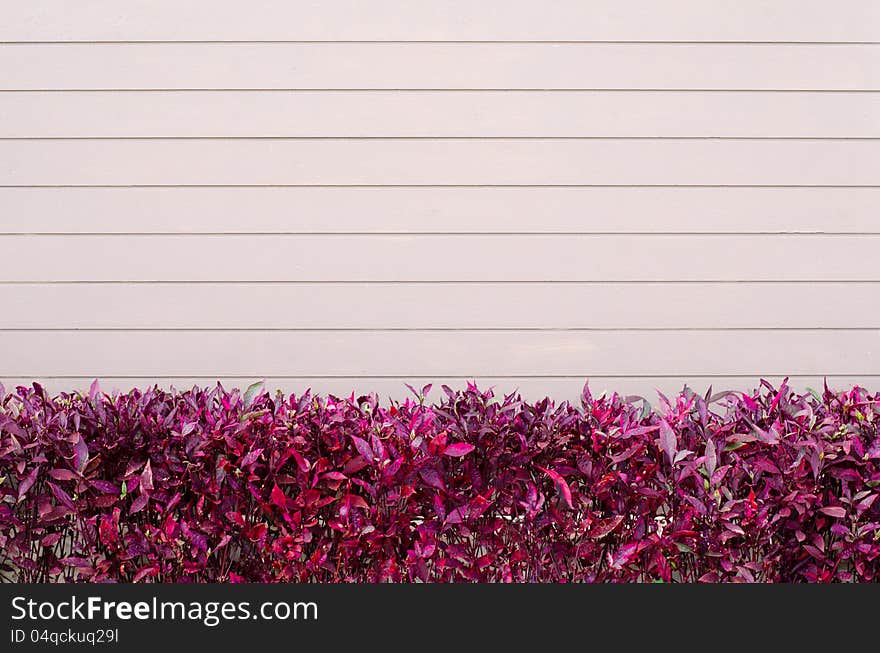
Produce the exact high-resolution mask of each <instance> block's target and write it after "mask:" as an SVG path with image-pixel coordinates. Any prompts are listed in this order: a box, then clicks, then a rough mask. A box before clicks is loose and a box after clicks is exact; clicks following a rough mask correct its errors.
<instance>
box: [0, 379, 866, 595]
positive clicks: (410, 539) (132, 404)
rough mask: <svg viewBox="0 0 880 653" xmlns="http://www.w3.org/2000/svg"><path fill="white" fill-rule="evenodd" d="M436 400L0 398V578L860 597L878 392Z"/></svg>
mask: <svg viewBox="0 0 880 653" xmlns="http://www.w3.org/2000/svg"><path fill="white" fill-rule="evenodd" d="M444 390H445V393H446V394H445V398H444V399H443V400H442V401H441V402H440V403H439V404H437V405H433V406H432V405H427V404H426V403H425V402H424V401H423V400H422V399H421V395H419V394H418V393H417V396H416V398H415V399H409V400H406V401H403V402H392V403H389V404H387V405H381V404H380V403H379V402H378V400H377V398H376V397H375V396H364V397H359V398H355V397H354V396H352V397H350V398H347V399H340V398H336V397H320V396H315V395H312V394H310V393H306V394H304V395H301V396H290V397H285V396H283V395H281V394H277V395H270V394H268V393H265V392H259V391H254V390H253V389H251V390H250V391H249V392H248V393H246V394H245V395H242V393H240V392H239V391H237V390H232V391H226V390H224V389H223V388H221V387H219V386H218V387H216V388H214V389H199V388H194V389H192V390H189V391H186V392H173V391H172V392H165V391H162V390H159V389H156V388H153V389H148V390H144V391H141V390H132V391H130V392H128V393H124V394H115V395H113V396H109V395H106V394H101V393H100V392H99V391H98V388H97V386H96V385H95V386H93V388H92V391H91V392H90V393H89V394H88V395H80V394H60V395H58V396H56V397H51V396H48V395H47V394H46V393H45V392H44V390H43V389H42V388H41V387H40V386H39V385H38V384H36V383H35V384H34V385H33V387H30V388H25V387H19V388H17V389H16V390H15V392H11V393H8V394H7V393H5V392H3V395H2V399H0V576H2V577H3V579H4V580H7V581H19V582H46V581H90V582H141V581H153V582H242V581H259V582H386V581H393V582H475V581H479V582H633V581H642V582H654V581H663V582H695V581H704V582H706V581H708V582H752V581H764V582H780V581H806V582H831V581H842V582H855V581H858V582H862V581H876V580H878V573H880V502H877V501H876V499H877V496H878V485H880V437H878V423H880V394H875V395H871V394H869V393H868V392H867V391H866V390H864V389H862V388H858V387H856V388H853V389H851V390H848V391H846V392H832V391H830V390H829V389H828V388H825V391H824V393H823V394H822V395H821V396H819V395H818V394H812V393H811V394H806V395H799V394H796V393H794V392H793V391H792V390H791V389H790V388H789V387H787V385H786V384H784V383H783V384H782V386H781V387H780V388H778V389H776V388H773V387H771V386H770V384H768V383H766V382H762V385H761V388H760V389H759V390H757V391H755V392H752V393H721V394H720V395H717V396H711V395H708V394H707V395H706V396H698V395H696V394H694V393H692V392H691V391H689V390H687V389H685V390H684V391H683V392H682V393H681V394H679V395H678V396H675V397H673V398H670V399H667V398H665V397H663V396H660V401H659V404H658V406H657V407H656V408H651V406H649V405H648V403H647V402H646V401H644V400H642V399H640V398H632V397H631V398H622V397H620V396H618V395H611V396H601V397H593V396H591V394H590V392H589V390H588V389H585V390H584V394H583V397H582V402H581V406H573V405H570V404H569V403H567V402H564V403H560V404H556V403H554V402H552V401H551V400H549V399H545V400H543V401H540V402H537V403H533V404H530V403H526V402H524V401H522V400H521V399H520V398H519V397H518V396H514V395H511V396H508V397H503V398H500V397H495V396H494V395H493V393H492V392H483V391H480V390H478V389H477V388H476V387H475V386H468V388H467V389H466V390H464V391H452V390H450V389H448V388H444ZM426 391H427V389H423V392H426Z"/></svg>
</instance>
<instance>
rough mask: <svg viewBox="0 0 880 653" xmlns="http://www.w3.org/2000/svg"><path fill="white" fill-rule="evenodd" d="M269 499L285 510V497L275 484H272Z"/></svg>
mask: <svg viewBox="0 0 880 653" xmlns="http://www.w3.org/2000/svg"><path fill="white" fill-rule="evenodd" d="M269 500H270V501H271V502H272V503H273V504H275V505H276V506H278V507H279V508H281V509H282V510H287V497H286V496H285V495H284V492H282V491H281V488H280V487H278V485H277V484H273V485H272V493H271V494H270V495H269Z"/></svg>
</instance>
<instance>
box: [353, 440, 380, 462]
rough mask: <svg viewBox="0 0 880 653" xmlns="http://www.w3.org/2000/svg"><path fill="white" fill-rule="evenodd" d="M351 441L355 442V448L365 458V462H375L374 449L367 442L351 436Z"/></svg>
mask: <svg viewBox="0 0 880 653" xmlns="http://www.w3.org/2000/svg"><path fill="white" fill-rule="evenodd" d="M351 439H352V441H353V442H354V448H355V449H357V452H358V453H359V454H360V455H362V456H363V457H364V460H366V461H367V462H373V460H374V456H375V454H374V453H373V448H372V447H371V446H370V445H369V444H368V443H367V441H366V440H364V439H363V438H359V437H357V436H356V435H353V436H351Z"/></svg>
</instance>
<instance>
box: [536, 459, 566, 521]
mask: <svg viewBox="0 0 880 653" xmlns="http://www.w3.org/2000/svg"><path fill="white" fill-rule="evenodd" d="M538 469H540V470H541V471H542V472H544V473H545V474H547V476H549V477H550V479H551V480H552V481H553V484H554V485H555V486H556V492H557V493H558V494H559V498H560V499H561V500H562V502H563V503H565V506H566V507H567V508H568V509H569V510H574V505H573V504H572V502H571V489H570V488H569V487H568V483H567V482H566V481H565V479H564V478H562V475H561V474H559V473H558V472H556V471H554V470H552V469H546V468H544V467H540V466H539V467H538Z"/></svg>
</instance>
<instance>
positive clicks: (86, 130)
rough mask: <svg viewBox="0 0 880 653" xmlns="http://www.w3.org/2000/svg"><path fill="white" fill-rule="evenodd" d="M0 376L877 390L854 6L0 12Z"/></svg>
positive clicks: (552, 3)
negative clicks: (773, 383) (769, 382)
mask: <svg viewBox="0 0 880 653" xmlns="http://www.w3.org/2000/svg"><path fill="white" fill-rule="evenodd" d="M0 73H2V74H0V307H2V309H3V310H2V311H0V336H2V339H0V380H2V381H3V382H4V383H5V384H6V385H9V384H15V383H18V382H27V381H30V380H34V379H37V380H40V381H42V382H44V383H45V384H46V385H47V386H48V387H49V388H50V389H52V390H64V389H72V388H82V387H85V386H87V385H88V383H89V382H90V381H91V379H92V378H93V377H96V376H97V377H100V378H101V379H102V381H103V384H104V387H105V388H107V389H109V388H112V387H117V388H122V389H125V388H128V387H131V386H133V385H143V384H146V383H153V382H158V383H161V384H163V385H172V384H173V385H176V386H178V387H180V386H186V385H188V384H191V383H200V384H205V383H213V382H214V381H216V380H221V381H223V382H224V383H227V384H231V385H239V386H241V385H247V384H248V383H250V382H252V381H253V380H256V379H259V378H266V379H267V381H268V384H269V386H270V387H281V388H283V389H285V390H288V391H302V390H304V389H305V388H306V387H312V388H314V389H316V390H319V391H326V392H336V393H339V394H346V395H347V394H349V393H350V392H352V391H370V390H375V391H378V392H380V393H382V394H383V395H393V396H397V397H400V396H403V395H404V394H405V393H406V390H405V389H404V387H403V383H404V382H411V383H414V384H423V383H427V382H435V383H438V384H439V383H448V384H452V385H461V384H463V383H464V381H465V380H467V379H473V378H476V379H478V380H480V381H481V383H483V384H486V385H488V384H494V385H496V386H497V387H498V389H499V390H502V391H511V390H514V389H516V388H519V389H521V390H523V391H524V392H525V393H526V394H527V395H528V396H530V397H537V396H544V395H547V394H550V395H553V396H555V397H558V398H575V397H576V396H577V394H578V393H579V391H580V388H581V386H582V384H583V381H584V379H586V378H590V379H591V380H592V386H593V387H594V389H595V390H602V389H614V390H620V391H623V392H625V393H636V394H644V395H652V394H653V391H654V389H655V388H659V389H660V390H662V391H664V392H673V391H675V390H677V389H680V387H681V386H682V385H683V384H684V383H688V384H690V385H691V386H692V387H695V388H698V389H700V390H705V388H706V387H708V386H709V385H713V386H714V388H715V389H722V388H747V387H752V386H754V385H755V384H756V383H757V380H758V378H760V377H762V376H764V377H768V378H771V379H773V380H778V379H779V378H780V377H782V376H785V375H789V376H791V377H792V379H793V382H794V384H795V385H796V386H798V387H800V388H804V387H806V386H814V387H818V386H820V385H821V383H822V380H823V376H827V377H828V380H829V383H830V384H831V385H837V386H841V385H848V384H852V383H859V384H863V385H867V386H869V387H876V385H877V382H878V380H880V302H878V301H877V297H878V290H880V265H878V264H877V260H878V252H880V218H878V211H877V207H878V205H880V204H878V200H880V4H878V3H876V2H873V1H871V0H849V1H842V2H836V3H830V2H827V1H825V0H823V1H821V2H820V1H816V0H797V1H795V0H740V1H738V2H732V1H723V0H716V1H709V2H707V1H706V0H666V1H664V2H656V1H654V0H650V1H649V0H640V1H637V0H634V1H632V2H627V3H620V2H611V1H610V0H591V1H576V0H548V1H547V2H536V1H534V0H531V1H526V0H506V1H504V2H501V1H500V0H485V1H482V2H472V1H470V0H468V1H465V0H445V1H441V0H430V1H425V2H406V1H404V0H377V1H375V2H369V3H365V2H359V1H356V0H335V1H332V2H317V1H314V0H294V1H289V0H285V1H281V0H254V1H253V2H249V3H236V2H231V1H230V0H212V1H211V2H208V1H207V0H189V1H188V2H171V1H170V0H150V1H147V0H127V1H123V2H119V1H118V0H83V1H82V2H78V3H76V7H75V8H74V7H73V6H72V5H70V3H67V2H63V1H62V0H29V2H11V1H10V2H6V1H2V2H0Z"/></svg>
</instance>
